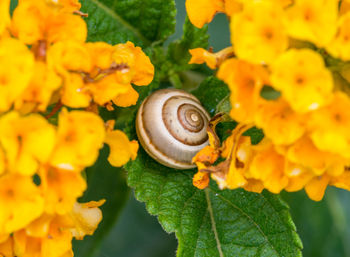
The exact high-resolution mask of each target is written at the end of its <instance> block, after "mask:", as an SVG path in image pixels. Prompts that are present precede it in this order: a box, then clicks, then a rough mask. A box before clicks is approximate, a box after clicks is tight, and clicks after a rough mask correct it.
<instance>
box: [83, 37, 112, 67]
mask: <svg viewBox="0 0 350 257" xmlns="http://www.w3.org/2000/svg"><path fill="white" fill-rule="evenodd" d="M85 45H86V48H87V50H88V51H89V53H90V56H91V60H92V63H93V65H94V66H95V68H98V69H108V68H110V67H111V64H112V63H113V56H112V55H113V52H114V48H113V46H112V45H110V44H107V43H105V42H94V43H86V44H85Z"/></svg>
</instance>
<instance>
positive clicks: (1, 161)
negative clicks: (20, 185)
mask: <svg viewBox="0 0 350 257" xmlns="http://www.w3.org/2000/svg"><path fill="white" fill-rule="evenodd" d="M6 169H7V163H6V158H5V153H4V150H3V149H2V146H1V145H0V175H2V174H3V173H5V171H6ZM0 238H1V237H0ZM0 241H1V240H0Z"/></svg>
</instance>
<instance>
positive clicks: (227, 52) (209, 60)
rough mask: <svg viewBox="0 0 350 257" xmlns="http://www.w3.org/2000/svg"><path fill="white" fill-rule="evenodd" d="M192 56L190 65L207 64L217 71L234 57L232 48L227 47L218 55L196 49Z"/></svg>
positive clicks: (192, 51)
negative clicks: (229, 58) (224, 62)
mask: <svg viewBox="0 0 350 257" xmlns="http://www.w3.org/2000/svg"><path fill="white" fill-rule="evenodd" d="M190 54H191V55H192V58H191V60H190V61H189V64H192V63H195V64H202V63H204V62H205V63H206V64H207V65H208V67H209V68H211V69H216V68H218V67H219V66H220V65H221V64H222V62H223V61H225V60H226V59H227V58H228V57H230V56H232V55H233V49H232V47H227V48H225V49H223V50H221V51H220V52H218V53H212V52H211V51H207V50H205V49H203V48H195V49H191V50H190Z"/></svg>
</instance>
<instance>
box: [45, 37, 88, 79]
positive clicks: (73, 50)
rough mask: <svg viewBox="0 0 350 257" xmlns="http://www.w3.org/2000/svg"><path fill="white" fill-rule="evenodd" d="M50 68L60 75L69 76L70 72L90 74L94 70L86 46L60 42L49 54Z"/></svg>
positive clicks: (77, 43) (73, 42) (52, 47)
mask: <svg viewBox="0 0 350 257" xmlns="http://www.w3.org/2000/svg"><path fill="white" fill-rule="evenodd" d="M47 63H48V66H49V68H52V69H54V70H55V71H56V72H57V73H58V74H60V75H63V76H68V75H69V72H71V71H76V72H86V73H87V72H90V70H91V69H92V60H91V55H90V53H89V51H88V49H87V48H86V47H85V45H84V44H81V43H79V42H75V41H68V42H58V43H56V44H54V45H53V46H51V47H50V48H49V50H48V52H47Z"/></svg>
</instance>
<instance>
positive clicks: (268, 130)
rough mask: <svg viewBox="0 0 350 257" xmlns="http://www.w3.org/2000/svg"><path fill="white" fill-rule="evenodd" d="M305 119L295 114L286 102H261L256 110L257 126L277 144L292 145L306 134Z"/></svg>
mask: <svg viewBox="0 0 350 257" xmlns="http://www.w3.org/2000/svg"><path fill="white" fill-rule="evenodd" d="M304 119H305V117H304V116H303V115H300V114H298V113H295V112H294V111H293V110H292V109H291V108H290V106H289V105H288V103H286V101H285V100H283V99H281V98H279V99H277V100H276V101H261V104H260V105H259V107H258V108H256V114H255V122H256V125H257V126H258V127H260V128H262V129H263V130H264V134H265V136H267V137H268V138H269V139H271V140H272V141H273V142H274V143H275V144H291V143H293V142H295V141H296V140H297V139H298V138H300V137H301V136H302V135H303V134H304V132H305V124H304Z"/></svg>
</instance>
